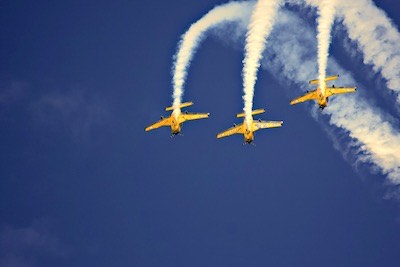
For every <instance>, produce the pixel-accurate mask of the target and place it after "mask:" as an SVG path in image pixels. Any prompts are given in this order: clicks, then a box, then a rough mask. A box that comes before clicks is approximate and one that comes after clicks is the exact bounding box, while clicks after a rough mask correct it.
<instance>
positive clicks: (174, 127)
mask: <svg viewBox="0 0 400 267" xmlns="http://www.w3.org/2000/svg"><path fill="white" fill-rule="evenodd" d="M179 116H180V115H178V118H177V117H176V116H175V115H174V114H172V115H171V133H172V134H173V135H177V134H179V133H180V132H181V124H180V123H179V121H178V120H179Z"/></svg>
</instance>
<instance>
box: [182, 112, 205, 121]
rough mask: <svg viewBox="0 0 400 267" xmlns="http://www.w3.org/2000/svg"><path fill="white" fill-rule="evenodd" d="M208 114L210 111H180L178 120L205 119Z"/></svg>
mask: <svg viewBox="0 0 400 267" xmlns="http://www.w3.org/2000/svg"><path fill="white" fill-rule="evenodd" d="M209 115H210V113H188V114H186V113H182V114H181V115H180V116H181V118H180V119H179V121H180V122H181V123H182V122H185V121H192V120H200V119H206V118H208V116H209Z"/></svg>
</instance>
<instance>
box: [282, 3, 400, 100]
mask: <svg viewBox="0 0 400 267" xmlns="http://www.w3.org/2000/svg"><path fill="white" fill-rule="evenodd" d="M288 1H290V2H296V3H299V2H298V0H288ZM335 1H336V13H337V16H338V17H340V18H341V19H342V23H343V25H344V26H345V28H346V29H347V31H348V34H349V38H350V39H351V40H352V41H354V42H356V44H357V48H358V50H359V51H360V52H361V53H362V54H363V57H364V63H365V64H370V65H372V66H373V69H374V71H375V72H376V73H380V74H381V75H382V77H383V78H385V79H386V80H387V83H386V86H387V87H388V89H390V90H391V91H392V92H393V93H394V94H395V95H396V96H397V103H400V46H399V44H400V33H399V31H398V30H397V28H396V26H394V25H393V23H392V21H391V20H390V19H389V18H388V17H387V15H386V14H385V12H384V11H382V10H381V9H379V8H378V7H377V6H375V4H374V3H373V2H372V1H371V0H352V1H348V0H335ZM305 2H306V3H307V4H310V5H312V6H318V2H319V0H305Z"/></svg>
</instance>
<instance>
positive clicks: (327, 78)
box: [308, 75, 339, 84]
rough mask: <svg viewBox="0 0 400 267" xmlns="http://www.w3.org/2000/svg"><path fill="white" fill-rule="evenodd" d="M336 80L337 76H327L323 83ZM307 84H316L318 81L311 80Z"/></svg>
mask: <svg viewBox="0 0 400 267" xmlns="http://www.w3.org/2000/svg"><path fill="white" fill-rule="evenodd" d="M338 78H339V75H332V76H328V77H326V78H325V82H329V81H334V80H337V79H338ZM308 83H309V84H318V83H319V80H318V79H315V80H311V81H309V82H308Z"/></svg>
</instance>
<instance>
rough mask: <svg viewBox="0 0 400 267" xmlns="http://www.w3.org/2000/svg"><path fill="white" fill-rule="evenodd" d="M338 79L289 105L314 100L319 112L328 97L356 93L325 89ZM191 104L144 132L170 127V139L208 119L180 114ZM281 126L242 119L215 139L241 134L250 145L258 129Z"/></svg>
mask: <svg viewBox="0 0 400 267" xmlns="http://www.w3.org/2000/svg"><path fill="white" fill-rule="evenodd" d="M338 78H339V75H334V76H329V77H327V78H326V79H325V87H326V90H325V94H323V92H322V90H321V86H319V87H318V88H317V89H315V90H314V91H311V92H309V91H307V93H306V94H304V95H302V96H300V97H298V98H295V99H293V100H292V101H291V102H290V105H295V104H298V103H302V102H305V101H309V100H315V101H316V102H317V104H318V106H319V108H320V109H321V111H322V110H323V109H324V108H325V107H326V106H327V104H328V100H329V97H330V96H333V95H337V94H346V93H354V92H355V91H356V87H337V88H336V87H335V86H334V85H333V86H332V87H327V86H326V82H328V81H333V80H337V79H338ZM318 83H319V81H318V80H312V81H310V82H309V84H318ZM192 105H193V102H185V103H182V104H181V105H180V106H179V109H177V110H174V107H173V106H171V107H167V108H166V109H165V110H166V111H172V113H171V115H170V116H169V117H167V118H164V117H161V120H159V121H158V122H156V123H154V124H152V125H150V126H149V127H147V128H146V129H145V131H146V132H147V131H150V130H154V129H157V128H160V127H163V126H169V127H171V137H174V136H175V135H180V132H181V127H182V124H183V123H184V122H186V121H191V120H198V119H205V118H208V116H209V115H210V113H188V112H187V111H186V112H184V113H181V109H182V108H185V107H189V106H192ZM264 112H265V109H257V110H253V111H252V114H251V115H252V116H254V115H258V114H262V113H264ZM236 117H237V118H245V114H244V113H240V114H237V115H236ZM282 125H283V121H263V120H261V119H258V120H256V121H254V120H253V119H252V120H251V123H250V124H247V123H246V122H245V119H243V123H241V124H238V125H236V124H234V126H233V127H232V128H229V129H228V130H226V131H223V132H221V133H219V134H218V135H217V138H223V137H227V136H230V135H233V134H242V135H243V136H244V142H245V144H250V143H252V142H253V140H254V132H256V131H258V130H260V129H267V128H276V127H281V126H282Z"/></svg>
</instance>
